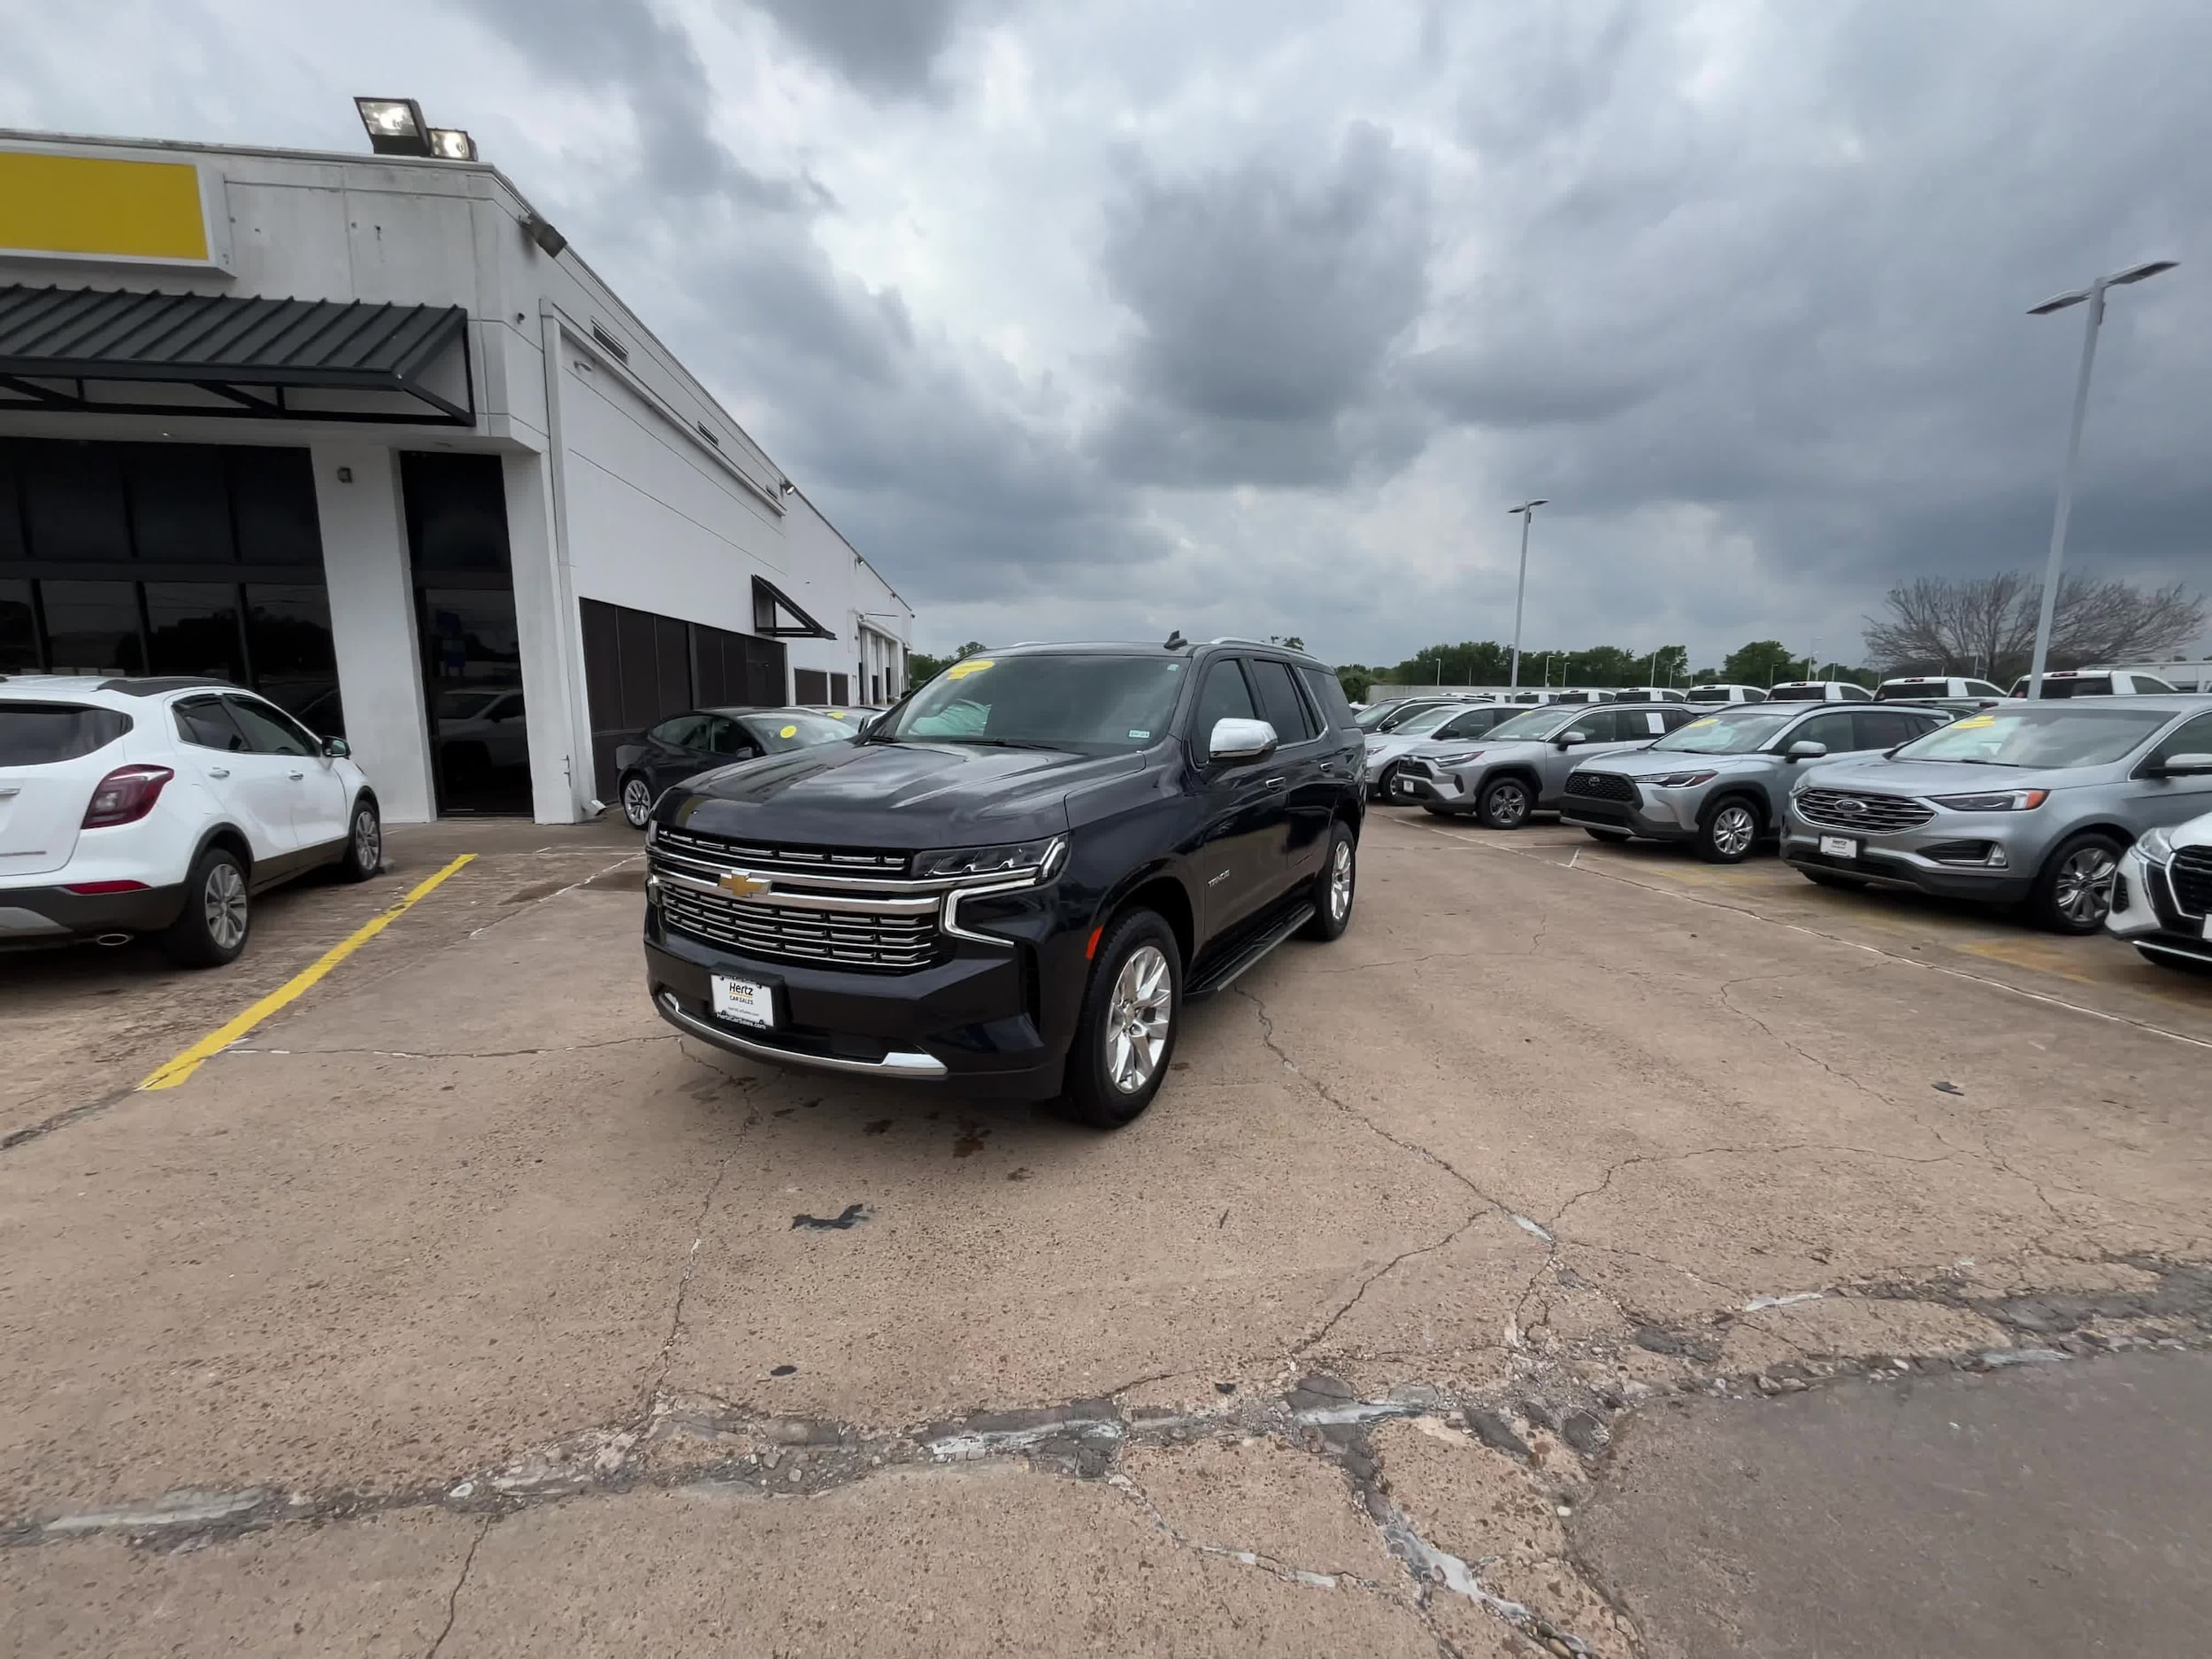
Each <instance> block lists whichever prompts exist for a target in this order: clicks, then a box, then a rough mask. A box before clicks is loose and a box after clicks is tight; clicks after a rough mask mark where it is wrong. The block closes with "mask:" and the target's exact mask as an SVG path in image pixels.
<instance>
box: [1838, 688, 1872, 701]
mask: <svg viewBox="0 0 2212 1659" xmlns="http://www.w3.org/2000/svg"><path fill="white" fill-rule="evenodd" d="M1843 700H1844V701H1845V702H1846V703H1871V702H1873V701H1874V694H1873V693H1872V692H1870V691H1869V690H1868V689H1867V688H1866V687H1864V686H1854V685H1851V684H1848V683H1847V684H1846V685H1845V686H1844V687H1843Z"/></svg>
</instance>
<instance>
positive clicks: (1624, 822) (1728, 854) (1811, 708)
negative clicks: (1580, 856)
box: [1559, 703, 1951, 864]
mask: <svg viewBox="0 0 2212 1659" xmlns="http://www.w3.org/2000/svg"><path fill="white" fill-rule="evenodd" d="M1950 718H1951V714H1950V711H1949V710H1941V709H1909V708H1898V707H1888V708H1879V709H1877V708H1852V709H1839V708H1837V707H1835V706H1834V705H1833V704H1827V703H1736V704H1732V705H1731V706H1729V707H1726V708H1722V709H1717V710H1713V711H1712V712H1711V713H1709V714H1703V715H1701V716H1700V717H1699V718H1696V719H1694V720H1692V721H1691V722H1690V723H1689V724H1688V725H1687V726H1683V727H1682V728H1680V729H1679V730H1678V731H1673V732H1670V733H1667V734H1666V736H1664V737H1663V738H1661V739H1660V740H1659V741H1657V742H1655V743H1654V744H1653V745H1652V746H1651V747H1650V748H1649V749H1642V750H1640V751H1638V752H1636V753H1634V754H1630V755H1615V756H1613V757H1610V758H1609V759H1605V760H1596V761H1589V762H1585V763H1583V764H1578V765H1577V766H1576V768H1575V769H1574V771H1573V772H1570V773H1569V774H1568V776H1567V787H1566V790H1565V793H1564V795H1563V798H1562V801H1561V805H1560V809H1559V816H1560V820H1561V821H1562V822H1563V823H1567V824H1578V825H1580V826H1582V827H1583V828H1584V829H1586V830H1588V831H1589V832H1590V833H1591V834H1593V835H1594V836H1596V837H1597V838H1598V840H1600V841H1627V840H1629V839H1630V838H1631V837H1641V838H1643V839H1645V840H1648V841H1687V842H1689V843H1690V844H1691V845H1693V846H1694V847H1695V848H1696V849H1697V850H1698V854H1699V856H1701V857H1703V858H1706V859H1709V860H1710V861H1711V862H1712V863H1714V864H1740V863H1741V862H1742V861H1743V860H1744V859H1746V858H1747V857H1749V856H1751V850H1752V849H1753V848H1754V847H1755V846H1756V845H1757V844H1758V842H1759V841H1762V840H1763V839H1764V838H1766V837H1768V836H1770V835H1772V834H1774V833H1776V832H1777V831H1778V830H1779V829H1780V828H1781V826H1782V810H1783V808H1784V806H1785V805H1786V803H1787V802H1788V799H1789V791H1790V785H1791V784H1793V783H1794V782H1795V781H1796V780H1797V778H1798V774H1799V772H1801V770H1802V769H1803V767H1804V766H1805V765H1806V764H1809V763H1810V762H1813V761H1816V760H1822V759H1825V758H1827V757H1831V756H1836V755H1855V754H1862V753H1869V752H1873V751H1878V750H1881V749H1894V748H1895V747H1896V746H1897V745H1898V744H1900V743H1909V742H1910V741H1912V740H1913V739H1915V738H1916V737H1924V736H1925V735H1926V734H1927V733H1930V732H1932V731H1934V730H1935V729H1936V727H1938V726H1941V725H1943V724H1944V723H1945V722H1946V721H1947V720H1948V719H1950Z"/></svg>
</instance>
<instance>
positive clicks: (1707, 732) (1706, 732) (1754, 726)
mask: <svg viewBox="0 0 2212 1659" xmlns="http://www.w3.org/2000/svg"><path fill="white" fill-rule="evenodd" d="M1798 714H1799V711H1798V710H1794V709H1768V708H1761V707H1756V706H1753V705H1749V704H1747V705H1745V706H1743V707H1741V708H1736V709H1730V710H1727V711H1726V712H1725V713H1722V714H1709V715H1706V716H1705V717H1704V718H1701V719H1696V720H1693V721H1691V722H1690V723H1689V724H1688V725H1687V726H1678V727H1677V728H1676V729H1675V730H1673V731H1671V732H1670V733H1667V734H1666V735H1665V736H1664V737H1663V738H1661V739H1660V740H1659V741H1657V742H1655V743H1654V744H1653V745H1652V748H1654V749H1679V750H1682V751H1684V752H1685V753H1687V754H1692V755H1748V754H1749V753H1750V752H1751V751H1752V750H1753V749H1757V748H1758V747H1759V746H1760V745H1761V744H1763V743H1764V742H1765V741H1767V740H1768V739H1769V738H1770V737H1772V736H1773V735H1774V734H1775V733H1777V732H1778V731H1780V730H1781V729H1782V728H1783V727H1784V726H1787V725H1788V724H1789V723H1790V722H1791V721H1792V720H1794V719H1796V718H1798Z"/></svg>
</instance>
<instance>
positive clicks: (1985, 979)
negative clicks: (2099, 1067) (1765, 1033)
mask: <svg viewBox="0 0 2212 1659" xmlns="http://www.w3.org/2000/svg"><path fill="white" fill-rule="evenodd" d="M1413 827H1414V828H1417V829H1419V830H1422V831H1424V832H1425V833H1428V834H1431V835H1440V836H1442V837H1443V838H1444V839H1445V840H1446V841H1458V842H1459V843H1461V844H1462V845H1463V846H1467V847H1475V848H1479V849H1482V850H1483V851H1485V852H1494V853H1503V854H1504V855H1506V856H1508V857H1510V858H1525V859H1528V860H1529V861H1530V862H1531V863H1532V864H1549V865H1550V866H1551V867H1552V868H1553V869H1555V870H1572V871H1574V872H1576V873H1577V874H1579V875H1590V876H1596V877H1598V878H1599V879H1601V880H1605V881H1614V882H1618V883H1619V884H1620V885H1621V886H1622V887H1634V888H1636V889H1637V890H1638V891H1639V892H1641V893H1651V894H1655V895H1658V896H1659V897H1661V898H1663V899H1674V900H1676V901H1678V902H1680V903H1684V904H1696V905H1700V906H1702V907H1703V908H1704V909H1706V910H1725V911H1726V912H1727V913H1728V914H1729V915H1731V916H1740V917H1743V918H1745V919H1746V920H1748V921H1754V922H1763V923H1764V924H1765V925H1766V926H1769V927H1779V928H1782V929H1784V930H1786V932H1789V933H1803V934H1804V935H1805V936H1806V937H1807V938H1809V939H1824V940H1826V941H1828V942H1829V943H1830V944H1832V945H1842V946H1844V947H1845V948H1846V949H1851V950H1862V951H1864V952H1865V953H1866V954H1867V955H1869V956H1879V957H1880V958H1881V959H1882V960H1883V961H1885V962H1899V963H1902V964H1904V965H1905V966H1907V967H1909V968H1924V969H1925V970H1927V972H1930V973H1940V974H1944V975H1947V976H1948V977H1949V978H1951V979H1964V980H1966V981H1967V982H1968V983H1969V984H1972V985H1985V986H1988V987H1990V988H1991V989H1993V990H1997V991H2006V992H2009V993H2010V994H2011V995H2014V996H2024V997H2025V998H2027V999H2028V1001H2030V1002H2042V1003H2045V1004H2047V1006H2049V1007H2052V1008H2062V1009H2065V1010H2069V1011H2070V1012H2072V1013H2076V1014H2086V1015H2088V1016H2089V1018H2092V1019H2101V1020H2104V1021H2105V1022H2107V1023H2108V1024H2109V1025H2130V1026H2132V1027H2134V1029H2136V1030H2137V1031H2142V1032H2148V1033H2150V1034H2151V1035H2153V1036H2154V1037H2170V1038H2171V1039H2172V1040H2173V1041H2176V1042H2180V1043H2186V1044H2187V1045H2188V1046H2189V1047H2190V1048H2212V1041H2207V1040H2206V1039H2204V1038H2202V1037H2192V1036H2189V1035H2188V1034H2186V1033H2183V1032H2178V1031H2169V1030H2168V1029H2167V1028H2166V1027H2165V1026H2163V1025H2152V1024H2151V1023H2150V1022H2149V1021H2148V1020H2147V1019H2137V1018H2133V1017H2132V1016H2131V1015H2128V1014H2115V1013H2110V1012H2108V1011H2107V1010H2104V1009H2101V1008H2086V1007H2084V1006H2083V1005H2082V1004H2081V1003H2079V1002H2068V1001H2067V1000H2066V999H2065V998H2064V997H2062V996H2052V995H2048V994H2047V993H2046V992H2042V991H2031V990H2029V989H2028V988H2027V987H2025V986H2024V985H2010V984H2008V983H2007V982H2006V981H2004V980H2002V979H1991V978H1990V977H1989V976H1988V975H1986V974H1981V973H1969V972H1967V971H1966V970H1965V969H1963V968H1950V967H1946V966H1944V965H1943V964H1941V963H1938V962H1924V961H1923V960H1921V959H1920V958H1918V957H1916V956H1899V955H1898V954H1897V953H1896V952H1895V951H1893V950H1884V949H1882V948H1881V947H1880V946H1879V945H1870V944H1868V943H1866V941H1863V940H1859V939H1846V938H1844V937H1843V936H1842V935H1841V934H1839V933H1823V932H1822V931H1821V930H1820V929H1819V928H1817V927H1808V926H1805V925H1804V924H1803V923H1802V922H1786V921H1782V920H1780V919H1779V918H1776V917H1772V916H1762V915H1760V914H1759V912H1758V911H1756V910H1747V909H1746V908H1745V907H1744V906H1742V905H1740V904H1730V903H1727V902H1724V901H1722V900H1720V899H1712V898H1706V897H1704V896H1703V895H1700V894H1695V893H1688V892H1685V891H1683V890H1682V889H1681V888H1678V887H1654V886H1653V885H1652V884H1651V883H1649V882H1647V881H1638V880H1634V879H1632V878H1630V877H1628V876H1623V875H1616V874H1614V873H1613V872H1610V871H1607V870H1601V869H1599V868H1598V867H1597V865H1595V864H1560V863H1559V862H1558V861H1556V860H1555V859H1551V858H1542V857H1539V856H1537V855H1535V854H1533V853H1527V852H1522V851H1519V850H1518V849H1515V848H1511V847H1501V846H1498V845H1497V844H1496V843H1495V842H1494V841H1489V840H1487V839H1478V838H1477V837H1475V836H1472V835H1467V834H1463V833H1459V832H1457V831H1454V830H1445V829H1435V828H1432V827H1431V826H1428V825H1426V824H1419V825H1415V826H1413Z"/></svg>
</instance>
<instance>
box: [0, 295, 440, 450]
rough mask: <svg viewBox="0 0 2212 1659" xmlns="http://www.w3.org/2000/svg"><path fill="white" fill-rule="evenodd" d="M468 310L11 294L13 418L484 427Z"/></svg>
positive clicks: (9, 403)
mask: <svg viewBox="0 0 2212 1659" xmlns="http://www.w3.org/2000/svg"><path fill="white" fill-rule="evenodd" d="M467 335H468V312H467V311H465V309H464V308H462V307H461V306H458V305H378V304H368V303H363V302H361V301H358V300H355V301H343V300H279V299H249V298H242V297H239V296H232V295H225V294H160V293H143V292H119V291H115V290H111V289H103V288H32V287H29V286H27V285H21V284H17V285H10V286H0V411H6V410H11V409H35V410H42V411H74V412H80V413H87V414H143V415H170V416H185V415H215V416H223V417H232V418H243V419H262V420H340V421H363V422H369V423H373V424H379V425H395V424H397V425H407V426H473V425H475V422H476V414H475V403H476V399H475V382H474V377H473V374H472V370H471V368H470V365H469V353H468V338H467Z"/></svg>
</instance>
